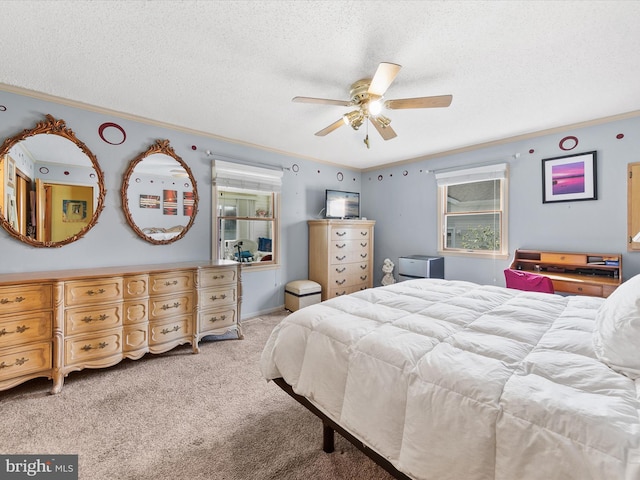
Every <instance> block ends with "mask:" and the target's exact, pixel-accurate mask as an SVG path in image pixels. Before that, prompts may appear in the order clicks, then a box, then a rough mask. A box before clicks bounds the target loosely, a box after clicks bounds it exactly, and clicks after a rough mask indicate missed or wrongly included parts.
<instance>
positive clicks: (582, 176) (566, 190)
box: [542, 151, 598, 203]
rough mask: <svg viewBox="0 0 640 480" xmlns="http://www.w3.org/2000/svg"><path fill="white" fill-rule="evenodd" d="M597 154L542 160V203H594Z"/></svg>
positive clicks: (595, 198)
mask: <svg viewBox="0 0 640 480" xmlns="http://www.w3.org/2000/svg"><path fill="white" fill-rule="evenodd" d="M596 171H597V152H596V151H593V152H585V153H576V154H573V155H565V156H562V157H554V158H545V159H543V160H542V203H554V202H575V201H579V200H597V199H598V192H597V175H596Z"/></svg>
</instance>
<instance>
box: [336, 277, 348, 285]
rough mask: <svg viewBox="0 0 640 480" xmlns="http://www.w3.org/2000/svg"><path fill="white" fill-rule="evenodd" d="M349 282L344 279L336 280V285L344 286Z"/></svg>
mask: <svg viewBox="0 0 640 480" xmlns="http://www.w3.org/2000/svg"><path fill="white" fill-rule="evenodd" d="M346 281H347V280H346V279H345V278H343V279H342V280H336V283H337V284H338V285H344V282H346Z"/></svg>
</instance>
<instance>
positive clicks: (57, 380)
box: [50, 371, 64, 395]
mask: <svg viewBox="0 0 640 480" xmlns="http://www.w3.org/2000/svg"><path fill="white" fill-rule="evenodd" d="M63 384H64V375H63V374H62V373H60V372H57V371H56V372H53V387H52V388H51V392H50V393H51V395H55V394H56V393H60V391H61V390H62V385H63Z"/></svg>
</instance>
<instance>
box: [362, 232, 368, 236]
mask: <svg viewBox="0 0 640 480" xmlns="http://www.w3.org/2000/svg"><path fill="white" fill-rule="evenodd" d="M368 234H369V232H360V235H362V236H363V237H366V236H367V235H368Z"/></svg>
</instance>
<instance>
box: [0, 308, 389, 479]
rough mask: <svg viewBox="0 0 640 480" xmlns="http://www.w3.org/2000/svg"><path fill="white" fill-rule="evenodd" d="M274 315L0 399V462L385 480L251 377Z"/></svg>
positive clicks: (88, 474) (84, 474) (162, 475)
mask: <svg viewBox="0 0 640 480" xmlns="http://www.w3.org/2000/svg"><path fill="white" fill-rule="evenodd" d="M284 315H286V313H284V312H283V313H282V314H276V315H268V316H262V317H259V318H255V319H251V320H249V321H247V322H246V323H245V324H244V326H243V327H244V333H245V339H244V340H224V341H205V342H202V343H201V348H200V354H198V355H194V354H192V353H191V346H190V345H187V346H183V347H178V348H176V349H174V350H172V351H170V352H167V353H164V354H162V355H151V354H148V355H146V356H145V357H143V358H142V359H140V360H136V361H130V360H124V361H123V362H121V363H119V364H118V365H116V366H114V367H111V368H108V369H103V370H83V371H81V372H74V373H71V374H70V375H69V376H68V377H67V379H66V381H65V385H64V387H63V389H62V392H61V393H60V394H58V395H49V394H48V392H49V390H50V388H51V384H52V383H51V381H47V380H45V379H36V380H32V381H30V382H27V383H25V384H22V385H20V386H18V387H15V388H13V389H11V390H7V391H4V392H0V453H2V454H78V455H79V469H78V470H79V478H80V479H82V480H103V479H104V480H117V479H128V480H151V479H153V480H164V479H166V480H181V479H185V480H187V479H189V480H197V479H216V480H218V479H220V480H243V479H251V480H254V479H255V480H271V479H273V480H276V479H278V480H282V479H305V480H310V479H354V480H355V479H363V480H389V479H391V476H390V475H389V474H388V473H387V472H385V471H384V470H383V469H381V468H380V467H378V466H377V465H375V464H374V463H373V462H372V461H371V460H370V459H369V458H367V457H366V456H365V455H364V454H362V453H361V452H360V451H359V450H357V449H356V448H355V447H353V446H352V445H351V444H349V443H348V442H347V441H345V440H344V439H343V438H342V437H341V436H340V435H338V434H336V451H335V452H334V453H332V454H326V453H324V452H323V451H322V423H321V422H320V420H319V419H318V418H317V417H315V416H314V415H313V414H311V413H310V412H309V411H307V410H306V409H305V408H304V407H302V406H301V405H299V404H298V403H297V402H296V401H295V400H293V399H292V398H290V397H289V396H288V395H287V394H286V393H285V392H283V391H282V390H281V389H280V388H279V387H278V386H277V385H275V384H274V383H272V382H269V383H268V382H266V381H265V380H264V379H263V378H262V377H261V375H260V370H259V367H258V361H259V358H260V353H261V352H262V348H263V345H264V343H265V342H266V340H267V337H268V335H269V333H270V332H271V330H272V329H273V327H274V326H275V325H276V324H277V322H278V321H279V320H280V319H281V318H282V317H283V316H284Z"/></svg>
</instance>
